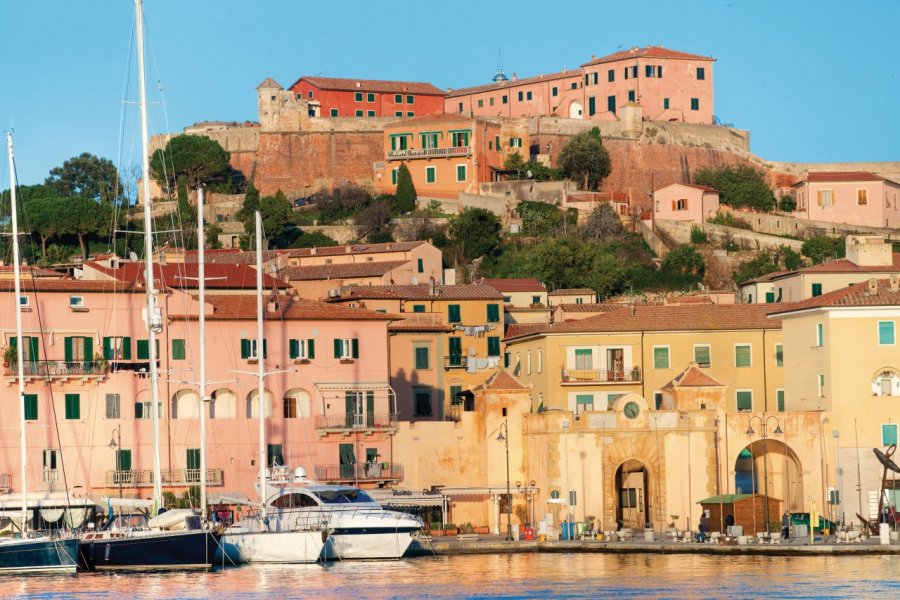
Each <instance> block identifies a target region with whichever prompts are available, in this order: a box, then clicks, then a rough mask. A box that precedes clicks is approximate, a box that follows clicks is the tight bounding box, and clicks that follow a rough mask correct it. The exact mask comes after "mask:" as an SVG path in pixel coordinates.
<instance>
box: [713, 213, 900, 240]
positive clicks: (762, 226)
mask: <svg viewBox="0 0 900 600" xmlns="http://www.w3.org/2000/svg"><path fill="white" fill-rule="evenodd" d="M722 210H726V211H728V212H730V213H732V214H733V215H734V216H735V217H738V218H740V219H743V220H744V221H747V222H748V223H750V225H751V227H753V231H756V232H758V233H768V234H772V235H792V236H795V237H799V238H807V237H810V236H812V235H818V234H825V235H832V236H842V235H848V234H853V233H872V234H876V235H883V236H884V237H885V238H886V239H892V240H900V231H897V230H896V229H892V228H889V227H867V226H865V225H845V224H843V223H832V222H830V221H814V220H810V219H803V218H800V217H796V216H788V215H783V214H778V213H758V212H751V211H744V210H734V209H731V208H728V207H727V206H723V207H722Z"/></svg>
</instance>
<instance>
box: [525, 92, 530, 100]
mask: <svg viewBox="0 0 900 600" xmlns="http://www.w3.org/2000/svg"><path fill="white" fill-rule="evenodd" d="M525 99H526V100H531V92H526V93H525Z"/></svg>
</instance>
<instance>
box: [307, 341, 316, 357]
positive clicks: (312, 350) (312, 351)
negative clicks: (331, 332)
mask: <svg viewBox="0 0 900 600" xmlns="http://www.w3.org/2000/svg"><path fill="white" fill-rule="evenodd" d="M315 357H316V340H313V339H309V340H306V358H308V359H309V360H312V359H314V358H315Z"/></svg>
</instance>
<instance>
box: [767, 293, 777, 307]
mask: <svg viewBox="0 0 900 600" xmlns="http://www.w3.org/2000/svg"><path fill="white" fill-rule="evenodd" d="M773 302H775V292H766V304H772V303H773Z"/></svg>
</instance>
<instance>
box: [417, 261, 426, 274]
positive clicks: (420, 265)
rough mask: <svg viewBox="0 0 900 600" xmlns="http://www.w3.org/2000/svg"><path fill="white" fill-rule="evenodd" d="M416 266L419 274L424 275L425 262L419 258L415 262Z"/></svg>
mask: <svg viewBox="0 0 900 600" xmlns="http://www.w3.org/2000/svg"><path fill="white" fill-rule="evenodd" d="M416 264H417V266H418V270H419V273H424V272H425V261H424V260H423V259H421V258H420V259H418V260H417V261H416Z"/></svg>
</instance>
